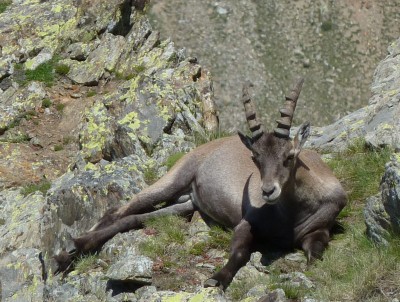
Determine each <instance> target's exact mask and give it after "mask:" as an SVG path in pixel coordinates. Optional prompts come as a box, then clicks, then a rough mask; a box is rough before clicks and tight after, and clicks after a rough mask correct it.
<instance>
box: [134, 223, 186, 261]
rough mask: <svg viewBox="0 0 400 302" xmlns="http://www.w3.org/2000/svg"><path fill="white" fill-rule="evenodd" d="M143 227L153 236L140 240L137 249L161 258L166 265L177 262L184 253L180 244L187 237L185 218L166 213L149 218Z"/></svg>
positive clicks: (152, 256) (153, 257)
mask: <svg viewBox="0 0 400 302" xmlns="http://www.w3.org/2000/svg"><path fill="white" fill-rule="evenodd" d="M145 228H146V229H147V231H148V232H149V233H152V234H154V235H155V236H154V237H153V238H151V239H149V240H146V241H143V242H141V244H140V245H139V249H140V250H141V251H142V252H143V253H144V254H145V255H147V256H149V257H150V258H152V259H154V260H156V259H157V258H158V257H161V258H163V260H164V265H165V264H167V265H166V266H170V265H173V263H177V262H178V260H179V258H180V256H182V255H183V254H184V251H183V250H182V247H180V245H182V244H184V243H185V240H186V239H187V238H186V236H187V233H186V220H185V219H184V218H181V217H178V216H173V215H166V216H161V217H158V218H154V219H149V220H148V221H146V223H145ZM168 259H170V260H172V259H174V261H168Z"/></svg>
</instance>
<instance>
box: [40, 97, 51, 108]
mask: <svg viewBox="0 0 400 302" xmlns="http://www.w3.org/2000/svg"><path fill="white" fill-rule="evenodd" d="M51 104H52V102H51V100H50V99H43V101H42V108H49V107H50V106H51Z"/></svg>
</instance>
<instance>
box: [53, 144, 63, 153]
mask: <svg viewBox="0 0 400 302" xmlns="http://www.w3.org/2000/svg"><path fill="white" fill-rule="evenodd" d="M61 150H64V146H63V145H55V146H54V151H56V152H57V151H61Z"/></svg>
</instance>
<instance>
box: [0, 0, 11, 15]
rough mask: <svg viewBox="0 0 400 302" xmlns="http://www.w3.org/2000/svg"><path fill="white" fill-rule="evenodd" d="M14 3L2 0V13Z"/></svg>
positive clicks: (0, 10)
mask: <svg viewBox="0 0 400 302" xmlns="http://www.w3.org/2000/svg"><path fill="white" fill-rule="evenodd" d="M11 3H12V1H10V0H1V1H0V14H1V13H4V11H5V10H6V9H7V7H8V6H9V5H10V4H11Z"/></svg>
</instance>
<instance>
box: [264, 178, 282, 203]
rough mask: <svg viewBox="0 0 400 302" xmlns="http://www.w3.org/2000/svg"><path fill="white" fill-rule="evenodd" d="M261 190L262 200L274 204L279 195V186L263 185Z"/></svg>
mask: <svg viewBox="0 0 400 302" xmlns="http://www.w3.org/2000/svg"><path fill="white" fill-rule="evenodd" d="M261 190H262V198H263V199H264V200H265V201H266V202H268V203H273V202H275V201H276V200H277V199H278V197H279V195H280V194H281V190H280V186H279V185H278V184H276V183H274V184H272V185H269V186H265V185H263V186H262V187H261Z"/></svg>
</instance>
